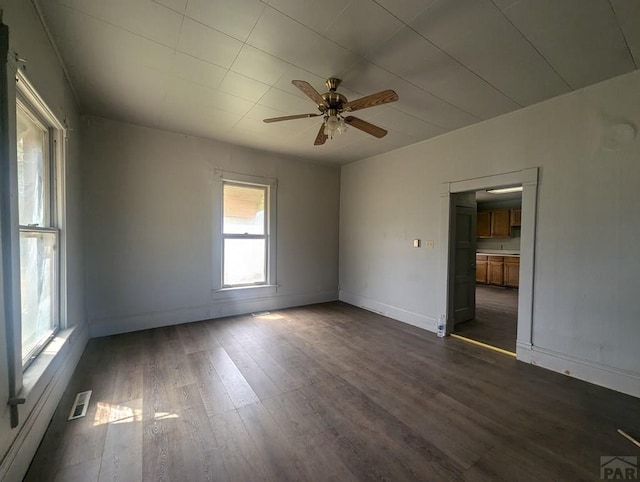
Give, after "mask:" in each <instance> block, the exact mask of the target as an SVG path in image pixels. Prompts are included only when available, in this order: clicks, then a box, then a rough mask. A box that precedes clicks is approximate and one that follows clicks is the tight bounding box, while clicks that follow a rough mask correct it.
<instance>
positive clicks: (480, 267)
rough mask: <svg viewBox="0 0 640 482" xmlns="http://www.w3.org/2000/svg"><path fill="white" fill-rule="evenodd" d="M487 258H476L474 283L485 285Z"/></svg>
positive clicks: (481, 256) (480, 256)
mask: <svg viewBox="0 0 640 482" xmlns="http://www.w3.org/2000/svg"><path fill="white" fill-rule="evenodd" d="M487 264H488V262H487V256H483V255H479V256H476V283H483V284H487Z"/></svg>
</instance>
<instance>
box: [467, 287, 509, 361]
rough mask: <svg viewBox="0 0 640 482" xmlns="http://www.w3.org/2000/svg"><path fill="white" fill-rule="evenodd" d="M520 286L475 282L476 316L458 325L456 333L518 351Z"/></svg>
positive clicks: (504, 348)
mask: <svg viewBox="0 0 640 482" xmlns="http://www.w3.org/2000/svg"><path fill="white" fill-rule="evenodd" d="M517 331H518V290H514V289H511V288H502V287H499V286H487V285H476V317H475V318H474V319H473V320H470V321H465V322H464V323H460V324H459V325H456V329H455V333H457V334H458V335H462V336H465V337H467V338H471V339H472V340H476V341H481V342H482V343H486V344H488V345H491V346H495V347H498V348H502V349H503V350H508V351H511V352H513V353H515V352H516V334H517Z"/></svg>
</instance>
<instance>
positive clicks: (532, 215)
mask: <svg viewBox="0 0 640 482" xmlns="http://www.w3.org/2000/svg"><path fill="white" fill-rule="evenodd" d="M538 173H539V168H538V167H532V168H528V169H523V170H521V171H513V172H506V173H499V174H494V175H489V176H483V177H477V178H472V179H463V180H457V181H450V182H443V183H442V185H441V191H440V253H439V254H440V256H439V258H440V264H439V266H438V274H439V276H438V284H439V289H438V300H439V305H440V306H439V313H442V314H444V316H445V317H446V320H447V327H446V330H447V334H450V333H451V332H452V331H453V324H452V323H449V322H448V321H449V319H451V317H452V300H453V288H452V287H451V285H450V280H451V278H452V273H453V266H452V262H453V256H452V254H453V253H452V251H453V242H454V236H453V233H451V229H452V227H453V223H452V219H451V216H453V215H454V214H455V213H454V212H453V211H454V210H455V209H454V208H455V203H453V202H451V201H452V195H454V194H457V193H461V192H466V191H480V190H482V189H490V188H495V187H503V186H510V185H514V184H522V188H523V189H522V228H521V231H520V236H521V237H520V287H519V289H518V331H517V339H516V355H517V359H518V360H521V361H524V362H527V363H530V362H531V348H532V346H533V333H532V328H533V289H534V274H535V270H534V267H535V233H536V218H537V216H536V213H537V205H538Z"/></svg>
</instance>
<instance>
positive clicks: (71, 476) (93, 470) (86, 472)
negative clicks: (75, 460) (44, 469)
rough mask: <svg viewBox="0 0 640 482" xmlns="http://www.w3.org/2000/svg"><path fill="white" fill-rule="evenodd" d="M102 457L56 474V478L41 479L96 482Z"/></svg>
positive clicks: (62, 481) (56, 481) (59, 481)
mask: <svg viewBox="0 0 640 482" xmlns="http://www.w3.org/2000/svg"><path fill="white" fill-rule="evenodd" d="M100 462H101V459H100V457H98V458H95V459H92V460H87V461H86V462H82V463H80V464H77V465H71V466H70V467H66V468H64V469H62V470H59V471H58V473H56V474H55V478H53V479H50V478H48V477H47V479H41V480H53V481H54V482H94V481H97V480H98V472H99V470H100Z"/></svg>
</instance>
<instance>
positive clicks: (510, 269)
mask: <svg viewBox="0 0 640 482" xmlns="http://www.w3.org/2000/svg"><path fill="white" fill-rule="evenodd" d="M476 283H481V284H490V285H495V286H508V287H510V288H517V287H518V286H519V285H520V258H519V257H517V256H488V255H477V256H476Z"/></svg>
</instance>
